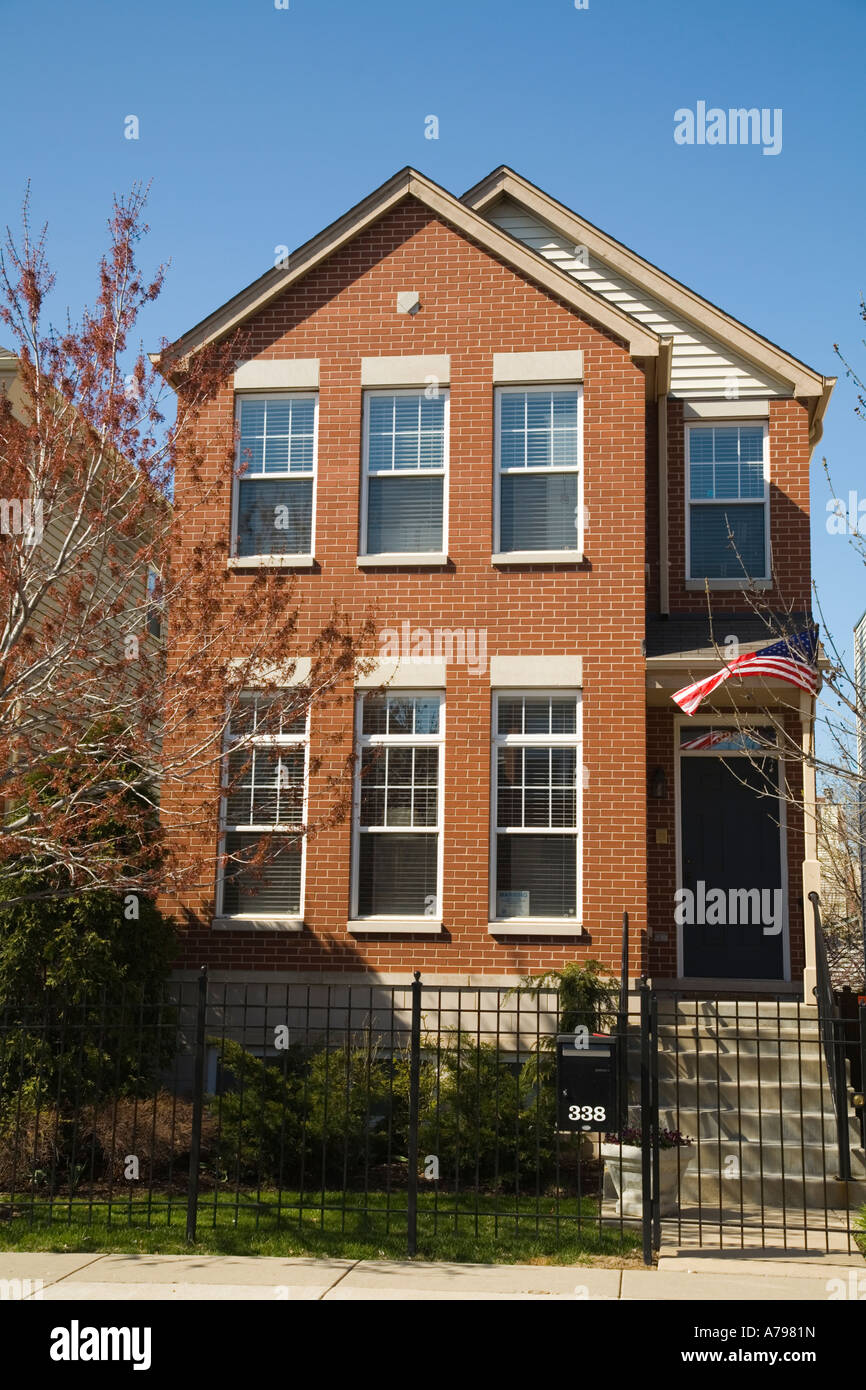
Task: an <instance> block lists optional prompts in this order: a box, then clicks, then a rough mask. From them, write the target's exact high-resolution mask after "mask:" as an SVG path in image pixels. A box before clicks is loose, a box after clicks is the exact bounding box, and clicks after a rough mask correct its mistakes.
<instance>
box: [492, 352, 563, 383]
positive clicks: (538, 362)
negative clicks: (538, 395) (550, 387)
mask: <svg viewBox="0 0 866 1390" xmlns="http://www.w3.org/2000/svg"><path fill="white" fill-rule="evenodd" d="M493 380H494V381H495V382H498V383H500V384H501V385H505V384H507V383H509V382H514V383H515V384H517V383H519V382H533V381H551V382H552V381H583V353H582V352H578V351H565V352H494V354H493Z"/></svg>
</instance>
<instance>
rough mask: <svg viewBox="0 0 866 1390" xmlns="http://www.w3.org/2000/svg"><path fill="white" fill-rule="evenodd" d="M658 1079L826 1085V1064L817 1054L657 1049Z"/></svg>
mask: <svg viewBox="0 0 866 1390" xmlns="http://www.w3.org/2000/svg"><path fill="white" fill-rule="evenodd" d="M658 1076H659V1081H671V1082H674V1081H675V1080H676V1079H677V1078H679V1080H680V1081H681V1082H682V1081H693V1082H695V1083H697V1082H702V1083H703V1082H708V1083H712V1084H714V1085H724V1086H732V1087H733V1088H734V1091H735V1092H736V1087H737V1086H738V1085H740V1086H742V1085H744V1084H746V1083H757V1084H760V1085H762V1086H764V1085H767V1086H771V1087H772V1086H775V1087H778V1085H779V1083H780V1082H781V1084H782V1086H783V1087H785V1088H787V1087H793V1089H794V1090H795V1091H796V1090H799V1087H800V1085H804V1086H805V1085H812V1086H827V1089H828V1091H829V1085H828V1083H827V1080H826V1067H825V1066H824V1061H823V1058H821V1057H819V1056H814V1055H813V1056H811V1057H804V1056H800V1057H797V1056H793V1057H784V1056H783V1057H778V1056H776V1057H771V1056H764V1055H761V1056H750V1055H749V1054H748V1053H743V1052H728V1053H722V1052H712V1053H705V1052H680V1053H678V1054H677V1055H676V1056H674V1055H673V1054H672V1053H660V1054H659V1059H658Z"/></svg>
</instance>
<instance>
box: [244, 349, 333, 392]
mask: <svg viewBox="0 0 866 1390" xmlns="http://www.w3.org/2000/svg"><path fill="white" fill-rule="evenodd" d="M318 385H319V359H318V357H293V358H281V359H278V360H276V361H274V360H273V359H271V360H269V361H262V360H261V359H260V358H256V359H255V360H254V361H252V362H243V363H242V364H241V365H240V367H238V369H237V371H236V372H235V390H236V391H298V390H303V391H315V390H317V388H318Z"/></svg>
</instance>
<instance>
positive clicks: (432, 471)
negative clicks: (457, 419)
mask: <svg viewBox="0 0 866 1390" xmlns="http://www.w3.org/2000/svg"><path fill="white" fill-rule="evenodd" d="M426 390H427V388H426V387H423V386H421V387H418V386H416V387H399V388H398V387H393V388H391V389H388V388H387V387H383V388H382V389H381V390H379V389H375V390H373V389H367V388H365V390H364V393H363V396H364V412H363V428H362V436H363V439H362V461H361V517H360V532H359V547H358V562H359V564H365V563H366V564H369V565H390V566H402V565H425V564H426V565H429V564H444V563H445V561H446V560H447V558H448V491H449V475H450V468H449V462H450V437H451V396H450V391H449V389H448V387H447V386H439V387H437V398H438V399H442V400H443V401H444V410H443V412H442V427H443V432H444V441H443V449H442V467H441V468H418V469H414V470H413V469H409V468H400V469H395V470H394V474H393V475H392V476H397V477H406V478H411V477H416V478H417V477H424V478H441V479H442V547H441V549H440V550H395V551H374V552H373V553H372V554H370V552H369V551H368V549H367V508H368V500H369V492H370V478H371V477H376V478H379V477H383V476H387V475H386V474H383V473H379V472H376V473H373V474H371V473H370V401H371V400H372V398H373V397H374V396H380V397H381V396H388V397H391V396H414V397H415V398H416V399H417V398H418V397H419V396H424V394H425V391H426Z"/></svg>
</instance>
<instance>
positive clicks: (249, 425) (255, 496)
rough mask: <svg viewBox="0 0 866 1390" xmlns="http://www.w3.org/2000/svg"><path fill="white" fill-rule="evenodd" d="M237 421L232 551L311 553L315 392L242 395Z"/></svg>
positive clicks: (242, 553) (242, 554)
mask: <svg viewBox="0 0 866 1390" xmlns="http://www.w3.org/2000/svg"><path fill="white" fill-rule="evenodd" d="M237 423H238V433H239V436H240V438H239V445H238V470H237V471H238V476H237V481H236V485H235V506H234V513H235V525H234V546H233V553H234V554H235V555H236V556H238V557H247V556H259V555H284V556H311V555H312V553H313V491H314V483H315V469H316V397H315V395H298V394H294V393H292V394H289V393H284V394H281V395H274V396H264V395H249V396H238V398H237Z"/></svg>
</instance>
